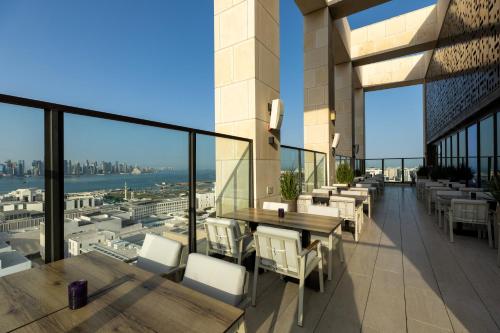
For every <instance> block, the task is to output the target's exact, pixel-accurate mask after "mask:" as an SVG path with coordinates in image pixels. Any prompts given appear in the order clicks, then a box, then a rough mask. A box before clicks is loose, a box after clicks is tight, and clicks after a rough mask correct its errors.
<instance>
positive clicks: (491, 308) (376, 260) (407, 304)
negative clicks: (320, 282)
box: [246, 186, 500, 332]
mask: <svg viewBox="0 0 500 333" xmlns="http://www.w3.org/2000/svg"><path fill="white" fill-rule="evenodd" d="M366 219H367V218H366ZM435 221H436V217H435V216H429V215H427V213H426V210H425V208H424V206H423V205H422V203H421V202H419V201H417V199H416V197H415V190H414V188H410V187H398V186H386V190H385V194H384V195H383V196H382V197H381V198H380V199H379V200H378V202H376V205H375V210H374V214H373V217H372V220H371V221H368V222H367V223H365V229H364V230H363V232H362V235H361V238H360V241H359V243H358V244H355V243H354V242H353V239H352V236H351V235H350V234H348V233H344V249H345V253H346V262H345V263H344V264H341V263H340V262H339V261H338V259H337V257H335V258H336V261H335V266H334V272H335V274H334V279H333V281H329V282H327V283H326V285H325V292H324V293H323V294H321V293H319V292H318V291H316V290H314V289H308V288H306V290H305V301H304V327H302V328H300V327H298V326H297V324H296V309H297V291H298V286H297V285H296V284H294V283H291V282H284V281H283V280H280V279H279V276H277V275H276V274H274V273H270V272H268V273H264V274H262V275H261V277H259V285H258V298H257V306H256V307H249V308H248V309H247V312H246V323H247V328H248V330H249V331H250V332H292V331H301V332H361V331H362V332H406V331H407V332H452V331H453V332H500V267H498V266H497V265H496V253H497V252H496V250H493V249H490V248H489V247H488V244H487V241H486V240H478V239H477V238H474V237H463V236H462V237H461V236H458V237H456V239H455V243H453V244H452V243H449V242H448V238H447V237H446V235H445V234H444V233H443V231H442V230H441V229H439V227H437V225H436V222H435Z"/></svg>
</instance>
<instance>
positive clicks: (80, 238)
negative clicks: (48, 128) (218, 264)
mask: <svg viewBox="0 0 500 333" xmlns="http://www.w3.org/2000/svg"><path fill="white" fill-rule="evenodd" d="M64 123H65V131H64V133H65V134H64V136H65V150H64V159H65V162H64V164H65V177H64V190H65V221H64V240H65V245H66V246H65V252H66V255H67V256H77V255H79V254H81V253H85V252H89V251H96V252H100V253H101V254H104V255H107V256H110V257H112V258H114V259H117V260H124V261H133V260H134V259H135V258H137V256H138V255H139V250H140V249H141V248H142V245H143V242H144V240H145V237H146V234H149V233H152V234H156V235H158V236H161V237H165V238H170V239H173V240H175V241H178V242H180V243H182V245H184V247H186V246H187V245H188V239H189V237H188V205H189V203H188V195H189V187H188V186H189V184H188V134H187V133H185V132H179V131H173V130H166V129H160V128H154V127H149V126H141V125H134V124H128V123H123V122H117V121H108V120H103V119H98V118H91V117H84V116H76V115H69V114H68V115H65V117H64ZM90 128H91V129H92V132H91V133H89V129H90ZM153 247H154V245H153Z"/></svg>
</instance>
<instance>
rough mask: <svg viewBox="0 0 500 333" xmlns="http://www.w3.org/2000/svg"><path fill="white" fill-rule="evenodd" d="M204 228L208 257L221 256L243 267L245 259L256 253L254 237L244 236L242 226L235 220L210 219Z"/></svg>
mask: <svg viewBox="0 0 500 333" xmlns="http://www.w3.org/2000/svg"><path fill="white" fill-rule="evenodd" d="M204 226H205V232H206V234H207V248H206V254H207V256H208V255H210V254H212V253H216V254H220V255H223V256H226V257H231V258H234V259H236V262H237V263H238V264H239V265H241V263H242V261H243V259H245V258H246V257H248V256H249V255H251V254H252V253H253V252H254V251H255V248H254V246H253V238H252V235H251V234H242V232H241V228H240V225H239V223H238V222H237V221H235V220H229V219H222V218H210V217H209V218H207V219H206V221H205V224H204Z"/></svg>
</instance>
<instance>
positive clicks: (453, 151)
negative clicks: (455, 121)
mask: <svg viewBox="0 0 500 333" xmlns="http://www.w3.org/2000/svg"><path fill="white" fill-rule="evenodd" d="M457 138H458V135H457V134H453V135H452V136H451V156H450V157H451V166H455V167H456V166H457V158H456V157H457V156H458V155H457V152H458V147H457Z"/></svg>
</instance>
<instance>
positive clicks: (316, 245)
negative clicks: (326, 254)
mask: <svg viewBox="0 0 500 333" xmlns="http://www.w3.org/2000/svg"><path fill="white" fill-rule="evenodd" d="M314 249H317V250H318V252H319V251H320V249H321V241H320V240H319V239H316V240H315V241H314V242H312V243H311V244H309V246H307V247H306V248H305V249H303V250H302V252H300V254H299V256H300V257H305V256H306V255H307V254H308V253H309V252H311V251H312V250H314Z"/></svg>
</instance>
